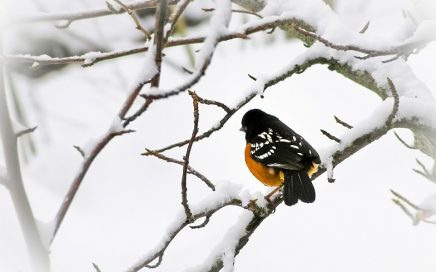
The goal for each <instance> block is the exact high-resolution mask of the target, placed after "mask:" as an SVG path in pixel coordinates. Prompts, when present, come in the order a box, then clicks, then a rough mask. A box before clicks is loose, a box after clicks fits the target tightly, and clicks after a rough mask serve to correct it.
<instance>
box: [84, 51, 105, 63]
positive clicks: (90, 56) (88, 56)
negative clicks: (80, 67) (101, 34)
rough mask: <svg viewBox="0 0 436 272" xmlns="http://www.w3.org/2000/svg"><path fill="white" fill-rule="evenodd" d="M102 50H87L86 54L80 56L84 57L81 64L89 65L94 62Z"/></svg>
mask: <svg viewBox="0 0 436 272" xmlns="http://www.w3.org/2000/svg"><path fill="white" fill-rule="evenodd" d="M102 54H103V53H102V52H100V51H98V52H88V53H86V54H83V55H82V57H83V58H84V59H85V60H84V61H83V64H86V65H89V64H92V63H94V61H95V60H96V59H97V58H99V57H101V56H102Z"/></svg>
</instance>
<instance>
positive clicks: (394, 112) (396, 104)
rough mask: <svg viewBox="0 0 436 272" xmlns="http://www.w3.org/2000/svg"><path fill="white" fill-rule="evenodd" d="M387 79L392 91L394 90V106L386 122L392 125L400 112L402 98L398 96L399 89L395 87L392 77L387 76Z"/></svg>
mask: <svg viewBox="0 0 436 272" xmlns="http://www.w3.org/2000/svg"><path fill="white" fill-rule="evenodd" d="M387 80H388V84H389V88H390V89H391V92H392V96H393V97H394V106H393V108H392V112H391V114H390V115H389V117H388V119H386V124H387V125H388V126H392V122H393V121H394V118H395V116H396V115H397V113H398V108H399V105H400V98H399V97H398V92H397V89H396V88H395V85H394V83H393V82H392V80H391V79H390V78H387Z"/></svg>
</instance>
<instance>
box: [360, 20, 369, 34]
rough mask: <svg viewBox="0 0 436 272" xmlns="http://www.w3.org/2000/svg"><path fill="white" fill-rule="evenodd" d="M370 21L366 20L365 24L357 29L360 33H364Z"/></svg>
mask: <svg viewBox="0 0 436 272" xmlns="http://www.w3.org/2000/svg"><path fill="white" fill-rule="evenodd" d="M369 24H370V21H368V22H366V24H365V25H364V26H363V28H362V29H361V30H360V31H359V33H360V34H363V33H365V32H366V31H367V30H368V27H369Z"/></svg>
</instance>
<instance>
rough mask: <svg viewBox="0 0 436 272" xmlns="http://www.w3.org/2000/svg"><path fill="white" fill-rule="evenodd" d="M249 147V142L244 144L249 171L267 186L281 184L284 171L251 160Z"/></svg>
mask: <svg viewBox="0 0 436 272" xmlns="http://www.w3.org/2000/svg"><path fill="white" fill-rule="evenodd" d="M250 151H251V147H250V144H247V145H246V146H245V163H246V164H247V167H248V169H249V170H250V172H251V173H252V174H253V175H254V176H255V177H256V178H257V179H258V180H260V181H261V182H262V183H263V184H265V185H267V186H280V185H282V183H283V181H284V180H285V178H284V173H283V171H281V170H278V169H274V168H271V167H267V166H265V165H263V164H261V163H260V162H257V161H255V160H253V158H252V157H251V153H250Z"/></svg>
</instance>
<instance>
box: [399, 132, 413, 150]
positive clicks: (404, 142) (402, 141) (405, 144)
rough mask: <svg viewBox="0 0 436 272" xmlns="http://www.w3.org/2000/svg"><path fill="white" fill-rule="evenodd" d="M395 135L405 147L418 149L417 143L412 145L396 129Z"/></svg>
mask: <svg viewBox="0 0 436 272" xmlns="http://www.w3.org/2000/svg"><path fill="white" fill-rule="evenodd" d="M394 135H395V137H397V139H398V141H400V142H401V143H402V144H403V145H404V146H405V147H407V148H409V149H418V148H417V147H416V146H415V145H410V144H408V143H406V141H404V140H403V139H402V138H401V137H400V135H398V133H397V132H396V131H394Z"/></svg>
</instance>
